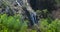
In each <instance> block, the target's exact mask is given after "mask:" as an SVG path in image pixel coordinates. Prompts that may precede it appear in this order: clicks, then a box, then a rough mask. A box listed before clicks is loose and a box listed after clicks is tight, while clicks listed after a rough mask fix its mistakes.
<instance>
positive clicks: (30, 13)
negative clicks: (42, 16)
mask: <svg viewBox="0 0 60 32" xmlns="http://www.w3.org/2000/svg"><path fill="white" fill-rule="evenodd" d="M16 2H17V4H18V5H19V6H20V7H21V8H22V10H24V11H25V13H26V15H27V17H28V19H29V21H30V25H34V24H37V23H38V19H37V17H36V16H37V15H36V12H34V10H33V9H32V8H31V7H30V5H29V4H28V2H27V1H26V2H25V1H24V0H20V1H18V0H16ZM24 5H25V6H24Z"/></svg>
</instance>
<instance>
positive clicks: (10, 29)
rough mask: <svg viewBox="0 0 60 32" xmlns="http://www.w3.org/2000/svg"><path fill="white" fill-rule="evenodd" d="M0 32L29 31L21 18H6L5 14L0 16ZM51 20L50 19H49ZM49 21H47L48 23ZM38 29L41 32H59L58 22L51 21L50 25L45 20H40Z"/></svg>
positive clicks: (34, 31) (16, 16) (35, 31)
mask: <svg viewBox="0 0 60 32" xmlns="http://www.w3.org/2000/svg"><path fill="white" fill-rule="evenodd" d="M0 16H1V17H0V32H27V31H29V29H28V25H27V21H23V22H22V20H21V16H20V15H19V14H18V15H14V16H7V15H6V14H3V15H1V14H0ZM50 20H51V19H50ZM50 20H49V21H50ZM39 27H40V28H39V29H40V31H41V32H60V20H58V19H56V20H51V23H49V22H48V18H47V19H41V20H40V21H39ZM29 32H37V30H33V29H32V30H30V31H29Z"/></svg>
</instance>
